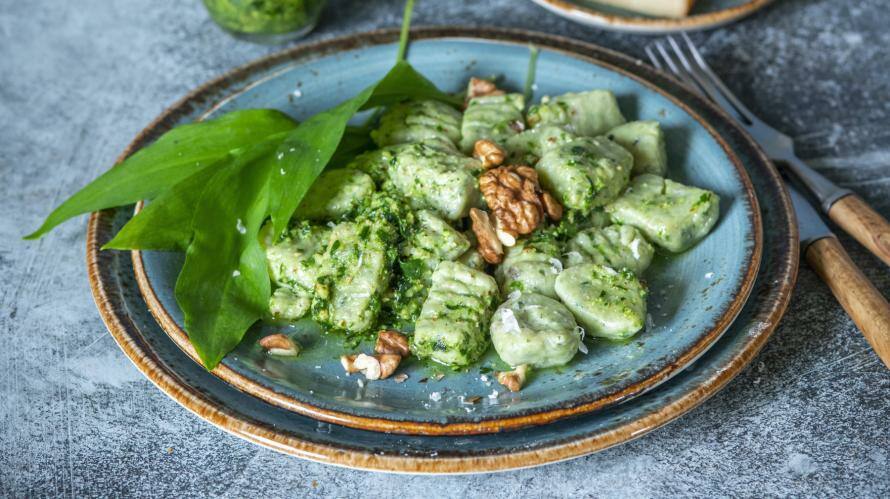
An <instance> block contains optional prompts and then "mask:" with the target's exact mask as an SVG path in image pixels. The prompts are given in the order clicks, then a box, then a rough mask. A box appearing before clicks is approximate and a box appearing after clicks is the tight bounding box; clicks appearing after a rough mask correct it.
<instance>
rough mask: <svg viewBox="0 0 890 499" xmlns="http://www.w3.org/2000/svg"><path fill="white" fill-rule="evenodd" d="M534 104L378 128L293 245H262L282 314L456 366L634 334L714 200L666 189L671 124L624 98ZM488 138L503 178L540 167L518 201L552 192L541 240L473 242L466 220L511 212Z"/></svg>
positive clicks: (316, 198)
mask: <svg viewBox="0 0 890 499" xmlns="http://www.w3.org/2000/svg"><path fill="white" fill-rule="evenodd" d="M525 105H526V103H525V98H524V97H523V96H522V95H520V94H516V93H503V92H495V93H493V94H491V95H486V96H480V97H474V98H472V99H470V100H469V101H468V102H467V106H466V109H465V110H464V112H463V113H461V112H460V111H458V110H457V109H455V108H452V107H451V106H449V105H447V104H443V103H440V102H436V101H407V102H402V103H399V104H396V105H393V106H391V107H390V108H389V109H387V110H386V112H384V113H383V114H382V115H381V116H380V118H379V123H378V126H377V127H376V128H375V129H374V130H373V131H372V132H371V138H372V139H373V141H374V143H376V144H377V146H378V147H379V149H376V150H372V151H367V152H363V153H361V154H358V155H357V156H355V158H354V159H352V161H349V162H347V163H346V164H345V167H343V168H339V169H333V170H330V171H327V172H324V173H323V174H322V175H321V176H320V177H319V178H318V180H317V181H316V183H315V184H314V185H313V186H312V188H311V189H310V191H309V192H308V193H307V195H306V196H305V197H304V199H303V201H302V203H301V204H300V207H299V209H298V210H297V215H296V216H295V219H294V220H293V221H292V222H291V223H292V225H291V228H290V229H289V230H288V231H287V233H286V234H285V235H284V236H282V237H281V238H279V239H278V240H276V241H271V240H270V237H269V235H268V230H267V231H265V232H264V234H265V235H264V236H263V240H262V243H263V247H264V248H265V251H266V257H267V260H268V264H269V275H270V277H271V280H272V284H273V287H274V290H273V293H272V295H271V299H270V302H269V314H270V316H271V317H273V318H275V319H278V320H298V319H303V318H307V317H309V318H311V319H313V320H314V321H315V322H317V323H319V324H320V325H322V326H324V327H325V328H326V329H327V330H328V331H341V332H345V333H346V334H348V335H359V336H361V335H366V334H369V333H372V332H374V331H377V330H380V329H381V328H394V329H397V330H399V331H401V332H403V333H404V334H406V335H408V336H409V338H410V339H409V341H410V350H411V353H412V354H413V355H416V356H417V357H418V358H420V359H425V360H430V361H433V362H436V363H439V364H444V365H448V366H451V367H455V368H460V367H465V366H468V365H470V364H472V363H474V362H476V361H478V360H479V359H480V358H481V357H482V355H483V354H484V353H485V352H486V350H487V349H488V347H489V346H490V345H493V346H494V350H495V351H496V353H497V354H498V356H499V357H500V358H501V359H502V360H503V361H504V362H506V363H507V364H509V365H511V366H514V367H519V366H531V367H535V368H548V367H556V366H561V365H565V364H567V363H569V362H571V360H572V359H573V358H574V357H575V355H576V353H577V352H578V351H579V350H582V351H584V352H586V348H585V346H584V343H583V338H584V334H585V332H586V333H588V335H589V336H590V337H596V338H606V339H610V340H626V339H628V338H630V337H632V336H633V335H635V334H637V333H639V332H640V331H641V330H642V329H643V328H644V326H645V323H646V309H647V307H646V305H647V304H646V300H647V296H648V291H647V289H646V286H645V285H644V284H643V282H644V281H642V279H643V277H644V275H645V273H646V271H647V268H648V267H649V266H650V264H651V263H652V261H653V258H654V257H655V247H656V246H657V247H659V248H663V249H666V250H668V251H671V252H679V251H684V250H686V249H688V248H690V247H691V246H692V245H694V244H696V243H697V242H698V241H700V240H701V239H702V238H703V237H705V235H707V233H708V232H709V231H710V230H711V229H712V228H713V227H714V225H715V223H716V221H717V218H718V216H719V197H718V196H717V195H716V194H714V193H713V192H710V191H707V190H704V189H699V188H696V187H690V186H685V185H682V184H680V183H677V182H674V181H671V180H668V179H666V178H664V177H663V175H664V174H665V173H666V172H667V169H668V168H667V167H668V159H669V158H668V155H667V148H666V146H665V137H664V133H663V131H662V129H661V125H660V124H659V123H658V122H656V121H651V120H638V121H631V122H627V121H626V120H625V118H624V115H623V114H622V113H621V110H620V109H619V106H618V100H617V99H616V98H615V96H614V95H613V94H612V93H611V92H608V91H605V90H592V91H588V92H580V93H569V94H565V95H561V96H556V97H553V98H545V99H543V100H542V102H541V103H540V104H537V105H533V106H531V108H530V109H529V110H528V112H524V111H525ZM526 126H528V127H530V128H528V129H526ZM479 139H488V140H491V141H494V142H495V143H496V144H497V145H499V146H500V147H501V148H502V149H503V150H504V152H505V155H506V161H505V164H507V165H515V164H526V165H529V166H532V167H533V168H534V170H535V172H536V173H537V176H538V180H539V182H540V185H539V186H535V187H534V188H533V189H531V190H528V191H523V193H522V195H523V196H526V197H525V198H523V199H525V201H526V202H527V203H529V202H530V201H529V198H528V197H527V196H542V197H540V198H535V199H539V200H540V202H541V203H543V202H544V200H543V193H544V192H546V193H547V194H550V195H552V197H553V198H555V199H556V200H557V201H558V202H559V203H560V204H561V207H560V208H561V210H560V212H559V213H561V215H559V214H556V215H552V216H551V212H549V211H548V212H547V217H550V218H552V219H548V218H547V217H545V218H543V219H542V220H541V223H540V225H539V226H538V227H537V228H536V229H535V230H534V231H532V233H531V234H528V235H522V236H519V237H513V236H512V235H510V237H509V238H506V239H504V238H503V237H504V235H503V233H499V232H498V231H499V230H500V229H499V228H498V229H497V230H495V228H496V227H500V226H497V225H495V226H494V227H492V228H491V231H492V233H493V235H492V233H486V232H482V233H480V234H481V235H480V236H479V239H477V237H476V233H475V232H474V230H477V228H476V227H472V228H471V224H470V222H469V220H468V219H467V217H468V214H469V212H470V210H471V209H473V208H478V209H486V210H489V211H491V212H492V214H493V215H492V216H491V217H492V220H494V221H495V222H496V223H500V222H501V221H498V220H497V219H496V216H497V214H496V213H495V211H494V210H493V209H492V206H499V205H498V203H500V202H501V201H500V200H499V199H492V198H485V197H483V195H482V193H481V192H480V189H479V176H480V175H481V174H482V172H483V165H482V163H481V162H480V161H479V160H477V159H474V158H472V157H469V154H471V152H472V149H473V146H474V144H475V142H476V141H477V140H479ZM338 166H341V165H338ZM488 166H490V164H486V167H488ZM536 189H540V190H536ZM487 195H489V194H487ZM489 203H495V204H494V205H492V206H489ZM500 206H501V209H503V206H505V205H500ZM529 206H532V207H534V206H535V205H534V204H533V203H532V204H530V205H526V209H530V208H529ZM539 206H540V207H541V210H543V209H544V205H543V204H541V205H539ZM511 213H512V214H513V215H512V216H520V215H521V212H519V211H516V210H515V209H514V211H513V212H511ZM542 213H543V211H542ZM542 217H543V214H542ZM560 218H561V219H560ZM536 223H537V222H536ZM495 236H497V237H498V238H499V239H498V241H499V242H498V244H500V245H501V246H502V249H503V254H502V257H501V259H499V260H488V261H495V262H498V263H497V265H492V264H489V263H488V262H487V261H486V259H485V258H489V256H486V257H485V258H483V256H482V251H480V245H481V244H480V240H483V239H485V238H488V239H485V240H486V241H488V243H486V244H492V243H491V238H493V237H495ZM504 241H506V242H504ZM504 244H506V245H507V246H504ZM499 303H500V306H498V304H499ZM495 309H496V310H495Z"/></svg>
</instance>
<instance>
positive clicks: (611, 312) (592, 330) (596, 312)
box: [554, 263, 647, 340]
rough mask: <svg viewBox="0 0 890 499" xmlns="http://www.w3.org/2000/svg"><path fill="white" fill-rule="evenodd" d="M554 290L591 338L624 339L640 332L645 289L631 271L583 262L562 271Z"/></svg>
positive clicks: (644, 308) (642, 320) (643, 320)
mask: <svg viewBox="0 0 890 499" xmlns="http://www.w3.org/2000/svg"><path fill="white" fill-rule="evenodd" d="M554 289H555V290H556V294H557V295H558V296H559V299H560V300H562V303H563V304H564V305H565V306H566V307H567V308H568V309H569V310H571V311H572V314H574V315H575V319H577V321H578V322H579V323H580V324H581V326H583V327H584V328H585V329H586V330H587V332H588V333H589V334H591V335H592V336H598V337H602V338H608V339H612V340H626V339H628V338H630V337H631V336H633V335H635V334H636V333H637V332H638V331H640V330H641V329H643V325H644V324H645V321H646V295H647V293H646V288H644V287H643V285H642V284H641V283H640V281H639V280H637V278H636V276H634V274H633V273H632V272H630V271H626V270H625V271H621V272H619V271H616V270H614V269H612V268H611V267H606V266H605V265H597V264H595V263H585V264H581V265H577V266H575V267H569V268H567V269H565V270H563V271H562V272H561V273H560V274H559V276H558V277H557V278H556V284H555V285H554Z"/></svg>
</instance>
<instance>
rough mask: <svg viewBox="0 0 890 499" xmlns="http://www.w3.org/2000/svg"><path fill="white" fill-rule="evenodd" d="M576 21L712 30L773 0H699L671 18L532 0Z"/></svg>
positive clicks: (638, 29) (623, 27) (651, 30)
mask: <svg viewBox="0 0 890 499" xmlns="http://www.w3.org/2000/svg"><path fill="white" fill-rule="evenodd" d="M532 1H533V2H535V3H536V4H538V5H540V6H541V7H544V8H545V9H547V10H549V11H551V12H553V13H555V14H558V15H560V16H563V17H565V18H567V19H571V20H572V21H575V22H578V23H581V24H586V25H588V26H593V27H596V28H603V29H608V30H614V31H628V32H633V33H646V34H659V33H673V32H678V31H694V30H702V29H711V28H716V27H718V26H722V25H724V24H727V23H730V22H732V21H736V20H738V19H741V18H742V17H745V16H747V15H750V14H753V13H754V12H756V11H758V10H760V9H761V8H763V7H766V6H767V5H769V4H770V3H772V1H773V0H697V1H696V2H695V6H694V7H693V8H692V11H691V12H690V13H689V16H687V17H684V18H680V19H669V18H660V17H651V16H645V15H642V14H639V13H636V12H631V11H629V10H625V9H620V8H617V7H613V6H611V5H605V4H603V3H600V2H597V1H596V0H532Z"/></svg>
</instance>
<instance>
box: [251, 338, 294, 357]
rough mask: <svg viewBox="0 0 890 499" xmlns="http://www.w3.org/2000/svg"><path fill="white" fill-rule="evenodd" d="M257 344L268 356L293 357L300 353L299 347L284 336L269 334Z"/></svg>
mask: <svg viewBox="0 0 890 499" xmlns="http://www.w3.org/2000/svg"><path fill="white" fill-rule="evenodd" d="M259 343H260V346H261V347H263V348H264V349H265V350H266V352H267V353H268V354H269V355H279V356H282V357H293V356H296V355H299V353H300V345H298V344H297V342H296V341H294V340H292V339H291V338H290V337H289V336H287V335H286V334H281V333H278V334H270V335H269V336H265V337H263V338H262V339H260V341H259Z"/></svg>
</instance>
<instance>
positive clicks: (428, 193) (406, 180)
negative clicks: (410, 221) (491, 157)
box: [389, 144, 482, 220]
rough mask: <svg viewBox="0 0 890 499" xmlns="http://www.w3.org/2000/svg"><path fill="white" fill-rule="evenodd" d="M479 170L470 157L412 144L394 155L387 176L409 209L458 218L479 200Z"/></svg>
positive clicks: (463, 215) (449, 218) (479, 166)
mask: <svg viewBox="0 0 890 499" xmlns="http://www.w3.org/2000/svg"><path fill="white" fill-rule="evenodd" d="M481 169H482V165H481V164H480V163H479V161H477V160H475V159H473V158H469V157H466V156H463V155H461V154H459V153H448V152H444V151H441V150H438V149H435V148H432V147H430V146H428V145H425V144H412V145H410V146H407V147H404V148H402V149H400V150H399V151H398V153H397V154H396V155H395V157H394V158H393V160H392V163H391V165H390V168H389V179H390V181H392V185H393V186H395V188H396V189H397V190H398V191H399V192H400V193H401V195H402V196H403V197H404V198H405V199H406V200H407V201H408V203H410V205H411V207H412V208H414V209H416V210H420V209H429V210H432V211H434V212H436V213H437V214H439V215H440V216H442V217H443V218H445V219H447V220H458V219H460V218H463V217H466V216H467V214H468V213H469V211H470V208H472V207H474V206H477V205H478V204H479V203H480V199H481V194H480V193H479V183H478V181H477V175H478V174H479V172H480V171H481Z"/></svg>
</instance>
